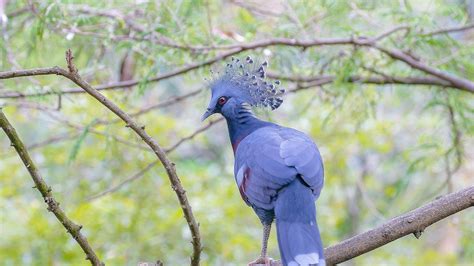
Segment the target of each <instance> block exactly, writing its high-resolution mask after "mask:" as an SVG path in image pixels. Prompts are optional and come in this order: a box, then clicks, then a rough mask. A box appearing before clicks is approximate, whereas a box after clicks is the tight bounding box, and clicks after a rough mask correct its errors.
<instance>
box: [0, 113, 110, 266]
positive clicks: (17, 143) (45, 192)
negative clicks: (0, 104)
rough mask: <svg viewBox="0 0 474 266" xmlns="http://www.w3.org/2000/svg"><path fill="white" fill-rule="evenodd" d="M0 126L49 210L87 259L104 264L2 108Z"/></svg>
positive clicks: (92, 262) (93, 263) (93, 262)
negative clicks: (38, 166)
mask: <svg viewBox="0 0 474 266" xmlns="http://www.w3.org/2000/svg"><path fill="white" fill-rule="evenodd" d="M0 127H1V128H2V129H3V131H5V133H6V134H7V136H8V138H9V139H10V141H11V145H12V146H13V147H14V148H15V150H16V152H17V153H18V155H19V156H20V158H21V160H22V161H23V164H24V165H25V166H26V169H27V170H28V172H29V173H30V175H31V178H32V179H33V181H34V182H35V186H34V188H36V189H37V190H38V191H39V192H40V193H41V196H43V198H44V202H45V203H46V204H47V205H48V211H50V212H52V213H53V214H54V215H55V216H56V218H57V219H58V220H59V222H61V224H62V225H63V226H64V227H65V228H66V230H67V232H68V233H69V234H71V236H72V237H73V238H74V240H76V242H77V243H78V244H79V246H81V248H82V250H83V251H84V253H85V254H86V256H87V257H86V259H88V260H90V262H91V264H92V265H104V264H103V263H102V262H101V261H100V259H99V257H98V256H97V255H96V253H95V251H94V250H93V249H92V247H91V246H90V245H89V242H88V241H87V238H86V237H85V236H84V235H83V234H82V233H81V229H82V225H78V224H75V223H74V222H73V221H72V220H70V219H69V218H68V217H67V215H66V213H64V211H63V210H62V209H61V207H59V202H58V201H56V199H54V197H53V194H52V190H51V187H50V186H48V184H46V182H45V181H44V179H43V178H42V177H41V174H40V173H39V171H38V168H37V167H36V165H35V164H34V162H33V160H32V159H31V157H30V155H29V154H28V150H27V149H26V148H25V145H24V144H23V142H22V141H21V139H20V137H19V136H18V134H17V133H16V131H15V129H14V128H13V126H12V125H11V124H10V122H9V121H8V119H7V117H6V116H5V114H4V113H3V111H2V109H1V108H0Z"/></svg>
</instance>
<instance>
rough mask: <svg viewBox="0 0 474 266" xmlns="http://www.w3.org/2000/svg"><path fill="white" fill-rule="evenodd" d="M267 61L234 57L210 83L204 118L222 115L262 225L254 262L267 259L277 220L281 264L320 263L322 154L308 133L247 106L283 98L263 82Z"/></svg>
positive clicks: (246, 194) (246, 196)
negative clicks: (255, 63) (255, 62)
mask: <svg viewBox="0 0 474 266" xmlns="http://www.w3.org/2000/svg"><path fill="white" fill-rule="evenodd" d="M266 65H267V63H264V64H262V65H260V67H255V66H253V60H252V59H250V58H247V59H246V62H245V63H241V62H240V60H238V59H233V60H232V63H231V64H228V66H227V70H226V73H225V74H224V75H223V76H222V77H220V78H219V79H217V80H216V81H215V82H214V83H213V84H212V85H211V89H212V97H211V101H210V103H209V106H208V109H207V112H206V113H205V114H204V116H203V119H205V118H207V117H208V116H210V115H212V114H213V113H221V114H222V115H223V116H224V117H225V118H226V121H227V126H228V129H229V135H230V140H231V143H232V147H233V150H234V155H235V162H234V176H235V180H236V183H237V186H238V188H239V191H240V194H241V196H242V198H243V200H244V201H245V202H246V203H247V204H248V205H249V206H251V207H252V208H253V209H254V211H255V213H256V214H257V216H258V217H259V219H260V221H261V223H262V224H263V226H264V232H263V241H262V254H261V257H260V258H259V259H257V260H256V261H255V262H254V263H262V262H263V263H268V257H267V254H266V250H267V240H268V236H269V232H270V226H271V224H272V222H273V221H274V220H276V225H277V236H278V243H279V249H280V255H281V259H282V262H283V264H284V265H291V266H293V265H324V256H323V246H322V242H321V238H320V234H319V230H318V226H317V222H316V209H315V200H316V199H317V198H318V197H319V194H320V192H321V189H322V187H323V182H324V169H323V162H322V159H321V155H320V153H319V150H318V148H317V146H316V144H315V143H314V142H313V141H312V140H311V139H310V138H309V137H308V136H307V135H306V134H304V133H302V132H300V131H297V130H295V129H291V128H287V127H282V126H279V125H276V124H274V123H270V122H266V121H262V120H260V119H258V118H257V117H255V116H254V114H253V113H252V110H251V106H268V107H271V108H272V109H276V108H278V106H280V104H281V102H282V100H281V99H280V98H279V96H281V93H282V90H278V89H277V88H276V86H275V85H273V84H270V85H271V86H270V85H269V83H268V82H266V81H264V78H265V72H264V67H266ZM275 84H276V85H279V84H280V82H275Z"/></svg>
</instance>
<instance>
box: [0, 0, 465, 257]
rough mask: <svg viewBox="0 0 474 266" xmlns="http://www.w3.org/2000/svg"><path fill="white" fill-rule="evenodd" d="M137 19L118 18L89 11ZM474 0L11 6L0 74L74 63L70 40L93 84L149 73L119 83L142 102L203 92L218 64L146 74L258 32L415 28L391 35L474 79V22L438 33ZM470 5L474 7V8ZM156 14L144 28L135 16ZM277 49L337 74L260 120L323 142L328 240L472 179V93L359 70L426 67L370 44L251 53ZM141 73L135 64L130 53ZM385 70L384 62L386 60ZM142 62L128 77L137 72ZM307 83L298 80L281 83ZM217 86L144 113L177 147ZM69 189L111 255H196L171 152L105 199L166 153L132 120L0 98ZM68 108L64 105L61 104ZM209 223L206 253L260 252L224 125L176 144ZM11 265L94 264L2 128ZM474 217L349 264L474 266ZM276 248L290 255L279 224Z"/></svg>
mask: <svg viewBox="0 0 474 266" xmlns="http://www.w3.org/2000/svg"><path fill="white" fill-rule="evenodd" d="M88 9H89V10H96V11H97V10H105V11H113V12H116V13H114V14H126V15H128V16H127V17H125V16H122V17H120V16H117V17H107V16H101V15H97V14H91V13H90V12H89V13H88V12H86V11H87V10H88ZM473 10H474V4H473V3H472V1H469V0H466V1H458V0H457V1H455V0H445V1H441V0H429V1H428V0H425V1H408V0H404V1H371V0H365V1H352V2H351V3H348V2H346V1H288V2H286V1H276V0H272V1H262V2H256V1H253V2H250V1H211V0H209V1H205V0H197V1H185V0H182V1H144V0H141V1H138V0H137V1H39V2H35V1H9V2H8V4H7V5H6V14H7V15H9V21H8V24H6V26H5V27H4V29H3V39H2V41H1V42H0V48H1V50H0V70H2V71H6V70H10V69H20V68H34V67H47V66H53V65H60V66H64V65H65V62H64V51H65V50H66V49H68V48H71V49H72V50H73V51H74V54H75V57H76V59H75V62H76V65H77V67H78V68H79V70H80V73H81V75H82V76H83V77H85V78H86V79H87V80H88V81H89V82H90V83H91V84H94V85H95V84H104V83H111V82H115V81H119V80H120V79H122V80H124V79H125V80H126V79H130V78H131V77H134V78H135V79H138V80H140V81H141V82H140V83H139V84H138V85H137V86H133V87H130V88H127V89H120V90H113V91H107V92H105V94H106V95H107V97H109V98H111V99H112V100H113V101H114V102H116V103H118V104H119V106H120V107H122V108H123V109H124V110H126V111H128V112H131V113H133V112H137V111H139V110H141V109H143V108H145V107H148V106H151V105H153V104H156V103H159V102H162V101H165V100H167V99H170V98H171V97H173V96H178V95H183V94H186V93H189V92H192V91H194V90H197V89H201V88H205V87H206V85H207V84H208V83H207V81H206V80H205V79H206V78H209V77H211V74H210V73H209V70H210V69H214V70H216V71H218V70H219V69H221V68H222V66H223V65H224V62H218V63H216V64H214V65H213V66H211V67H207V66H206V67H203V68H199V69H197V70H194V71H191V72H188V73H185V74H183V75H179V76H177V77H173V78H170V79H166V80H163V81H160V82H156V83H155V82H146V79H147V78H150V77H154V76H157V75H159V74H162V73H167V72H168V71H172V70H174V69H176V68H179V67H182V66H185V65H188V64H191V63H198V62H204V61H205V60H207V59H211V58H213V57H214V56H216V55H217V54H219V53H220V52H221V51H219V50H213V49H211V50H206V51H199V50H198V51H196V50H192V49H186V48H173V47H169V46H170V45H166V44H163V43H161V44H160V43H159V41H156V40H150V38H148V37H149V36H150V35H153V34H155V35H153V36H160V37H161V38H163V39H164V40H171V41H172V42H173V43H178V44H181V45H183V46H186V47H190V46H212V45H216V46H217V45H226V44H235V43H237V44H239V43H247V42H251V41H255V40H265V39H268V38H271V37H287V38H295V39H302V40H311V39H312V38H316V37H318V38H319V37H321V38H324V37H328V38H329V37H331V38H335V37H349V36H358V35H364V36H376V35H378V34H380V33H382V32H384V31H387V30H388V29H390V28H393V27H394V26H397V25H408V26H409V27H410V31H407V32H401V33H400V34H394V35H393V36H391V37H389V38H387V39H384V40H383V42H382V43H383V45H384V46H386V47H395V48H398V49H403V50H407V51H411V52H413V53H414V54H416V55H418V56H420V57H421V58H423V60H424V61H425V62H426V63H427V64H429V65H431V66H435V67H437V68H439V69H442V70H444V71H448V72H451V73H453V74H456V75H458V76H463V77H466V78H472V77H473V76H474V63H473V62H474V49H473V48H474V45H473V40H474V35H473V34H474V32H473V31H472V30H471V31H465V32H459V33H452V34H440V35H433V36H430V35H423V33H424V32H429V31H432V30H436V29H439V28H444V27H449V26H457V25H464V24H468V23H472V21H473V14H472V12H473ZM470 12H471V13H470ZM129 18H131V20H133V21H134V23H136V25H139V26H141V27H143V29H144V31H141V32H140V31H137V30H136V29H133V27H132V28H131V26H130V24H129V23H128V22H127V20H128V19H129ZM247 55H252V56H253V57H255V58H258V59H260V60H263V59H267V60H269V62H270V71H271V72H272V73H277V74H279V75H285V76H313V75H319V74H324V75H333V76H335V77H336V78H335V82H333V83H330V84H327V85H324V86H316V87H312V88H309V89H305V90H299V91H298V92H297V93H291V94H288V95H287V96H285V102H284V104H283V105H282V107H281V108H280V109H278V110H276V111H274V112H269V111H265V110H259V111H258V114H259V116H261V117H264V118H266V119H269V120H271V121H275V122H278V123H280V124H283V125H286V126H290V127H294V128H297V129H300V130H302V131H304V132H306V133H308V134H310V135H311V136H312V138H313V139H314V140H315V141H316V143H318V145H319V147H320V150H321V152H322V155H323V158H324V161H325V167H326V183H325V189H324V190H323V193H322V195H321V197H320V199H319V200H318V220H319V221H320V222H319V223H320V227H321V228H322V236H323V240H324V243H325V245H326V246H328V245H331V244H335V243H338V242H340V241H341V240H343V239H345V238H348V237H350V236H352V235H354V234H357V233H360V232H363V231H365V230H368V229H370V228H373V227H375V226H377V225H379V224H381V223H382V222H383V221H385V220H387V219H389V218H391V217H394V216H396V215H399V214H402V213H404V212H407V211H409V210H411V209H413V208H416V207H417V206H420V205H421V204H423V203H425V202H428V201H430V200H432V199H434V198H435V197H436V196H438V195H442V194H444V193H447V192H449V191H456V190H458V189H461V188H463V187H466V186H468V185H472V184H473V181H474V179H473V175H472V174H473V170H474V167H473V164H472V159H473V156H474V154H473V150H474V149H473V148H474V145H473V144H474V141H473V133H474V122H473V121H474V120H473V117H474V116H473V113H474V104H473V103H474V101H473V97H472V95H471V94H469V93H467V92H462V91H459V90H456V89H449V88H448V89H444V88H441V87H435V86H417V85H374V84H361V83H353V82H349V80H348V77H350V76H352V75H367V74H374V73H376V72H375V71H376V70H377V71H381V72H383V73H387V75H395V76H397V75H399V76H410V75H411V76H422V75H423V74H422V73H421V72H419V71H416V70H413V69H411V68H410V67H408V66H406V65H405V64H403V63H400V62H396V61H393V60H391V59H390V58H388V57H386V56H384V55H382V54H380V53H379V52H377V51H374V50H371V49H364V48H360V47H354V46H326V47H315V48H308V49H301V48H294V47H286V46H276V47H268V48H264V49H257V50H254V51H248V52H244V53H242V54H241V55H239V56H241V57H244V56H247ZM128 63H130V65H128V67H127V66H125V67H122V69H126V70H128V71H129V72H131V74H129V75H128V77H127V75H125V74H124V73H123V71H122V72H121V66H123V65H124V64H125V65H126V64H128ZM379 74H380V73H379ZM130 75H131V76H130ZM296 86H297V84H296V83H294V82H291V81H283V87H286V88H295V87H296ZM69 88H71V89H72V88H74V84H72V83H71V82H69V81H67V80H65V79H63V78H60V77H57V76H44V77H34V78H22V79H11V80H2V81H1V83H0V94H1V95H16V94H18V93H23V94H28V93H41V92H45V91H48V90H52V91H61V90H64V89H69ZM208 97H209V92H208V91H206V90H204V92H201V93H198V94H197V95H196V96H193V97H189V98H186V99H185V100H182V101H177V102H176V103H174V104H171V105H169V106H165V107H162V108H156V109H153V110H152V111H151V112H147V113H145V114H143V115H139V116H137V119H138V121H139V122H140V123H142V124H143V125H146V130H147V132H148V133H149V134H150V135H152V136H153V137H154V138H155V139H156V140H157V141H158V143H159V144H160V145H162V146H163V147H171V146H172V145H173V144H175V143H176V142H178V141H179V140H180V139H182V138H183V137H186V136H188V135H189V134H192V133H193V132H194V131H195V130H196V129H198V128H200V127H202V126H203V125H204V124H202V123H201V122H200V115H201V114H202V112H203V111H204V109H205V107H206V106H207V102H206V101H207V99H208ZM0 105H4V106H5V107H4V111H5V113H6V115H7V116H8V117H9V118H10V120H11V121H12V123H13V124H14V126H15V127H16V129H17V131H18V132H19V134H20V136H21V137H22V138H23V140H24V141H25V143H26V144H27V145H28V146H30V152H31V154H32V156H33V159H34V161H35V162H36V163H37V164H38V166H39V167H40V171H41V173H42V174H43V176H44V177H45V179H46V181H47V182H48V183H49V184H50V185H51V186H52V188H53V192H54V195H55V196H56V197H57V199H58V201H60V202H61V206H62V207H63V208H64V209H65V210H66V212H67V213H68V215H70V217H71V218H72V219H73V220H75V221H78V222H79V223H81V224H82V225H83V226H84V229H83V232H84V233H85V234H86V236H87V237H88V238H89V240H90V243H91V245H92V246H93V247H94V248H96V249H97V250H98V252H99V255H100V257H101V258H102V260H104V261H105V262H106V263H107V264H109V265H136V263H137V262H139V261H155V260H157V259H159V260H161V261H163V262H164V263H165V264H167V265H183V264H187V263H188V261H189V255H190V254H191V244H190V233H189V230H188V228H187V225H186V223H185V220H184V219H183V217H182V216H183V215H182V212H181V210H180V208H179V204H178V202H177V200H176V196H175V195H174V193H173V191H172V190H171V188H170V185H169V182H168V179H167V177H166V173H165V172H164V171H163V169H162V167H160V166H159V165H156V166H154V167H152V168H151V169H150V170H149V171H146V172H145V173H144V174H143V175H142V176H138V177H137V178H136V179H134V180H133V181H131V182H127V183H125V184H124V185H123V186H121V187H119V188H118V189H117V190H116V191H114V192H112V193H107V194H105V195H103V196H100V197H98V198H95V199H91V197H93V196H94V195H97V194H99V193H101V192H103V191H106V190H108V189H110V188H113V187H114V186H116V185H118V184H120V183H121V182H123V181H124V180H126V179H127V178H130V177H133V176H134V175H135V174H137V173H138V172H140V171H141V170H142V169H144V168H145V167H146V166H147V165H148V164H149V163H151V162H153V161H154V160H155V157H154V155H153V154H152V153H150V152H149V151H148V150H147V149H143V147H142V144H141V142H140V140H139V139H137V137H136V136H135V135H134V133H132V132H131V131H130V130H128V129H126V128H125V127H124V125H123V123H120V122H113V123H97V122H98V121H110V120H114V119H115V117H114V115H113V114H111V113H110V111H108V110H106V109H105V108H104V107H103V106H101V105H100V104H98V103H97V102H96V101H95V100H93V99H91V97H90V96H88V95H86V94H64V95H62V96H60V97H59V96H58V95H55V94H53V95H46V96H40V97H25V98H14V99H7V98H0ZM58 107H60V108H58ZM169 156H170V157H171V159H172V160H173V162H175V163H176V167H177V169H178V174H179V176H180V178H181V180H182V182H183V185H184V187H185V188H186V191H187V195H188V197H189V199H190V202H191V205H192V207H193V211H194V212H195V215H196V218H197V219H198V221H199V223H200V229H201V234H202V241H203V245H204V250H203V257H202V264H203V265H242V264H244V263H246V262H248V261H250V260H253V259H254V258H255V257H256V256H257V255H258V254H259V249H260V237H261V236H260V235H261V226H260V224H259V222H258V219H257V217H256V216H255V215H254V214H253V212H252V210H251V209H250V208H248V207H247V206H246V205H245V204H244V203H243V202H242V200H241V199H240V195H239V193H238V191H237V189H236V187H235V183H234V179H233V154H232V151H231V148H230V145H228V135H227V129H226V126H225V124H224V123H222V122H220V123H217V124H215V125H214V126H212V127H210V128H209V129H208V130H206V131H204V132H203V133H201V134H199V135H197V136H196V137H195V138H193V139H192V140H188V141H186V142H183V143H182V145H180V146H179V147H178V148H177V149H176V150H174V151H173V152H171V153H170V154H169ZM0 158H1V160H0V211H1V216H0V231H1V237H0V261H1V263H0V264H2V265H87V264H88V262H87V261H85V260H84V254H83V253H82V252H81V250H80V249H79V247H78V246H77V244H76V243H75V242H74V240H73V239H71V238H70V237H69V235H67V234H66V232H65V229H64V228H62V227H61V226H60V225H59V223H58V222H57V220H55V218H54V217H53V215H51V214H50V213H48V212H47V211H46V208H45V205H44V203H42V199H41V197H40V196H39V195H38V193H37V191H35V190H34V189H32V186H33V183H32V181H31V179H30V178H29V177H28V175H27V172H26V170H25V168H24V166H23V165H22V164H21V162H20V160H19V158H18V157H17V155H16V153H15V152H14V151H13V149H11V148H10V147H9V141H8V140H7V138H6V136H5V135H4V134H0ZM473 220H474V215H473V212H463V213H460V214H458V215H455V216H452V217H450V218H448V219H446V220H444V221H443V222H440V223H438V224H436V225H435V226H433V227H430V228H428V229H427V230H426V231H425V233H424V234H423V235H422V237H421V239H418V240H417V239H416V238H414V237H412V236H409V237H405V238H403V239H400V240H397V241H395V242H393V243H391V244H388V245H386V246H384V247H382V248H380V249H377V250H375V251H373V252H370V253H368V254H366V255H363V256H361V257H359V258H356V259H355V260H352V261H350V262H346V263H345V264H346V265H461V264H469V263H470V262H471V263H472V261H474V242H473V241H472V240H473V238H474V224H473V222H472V221H473ZM269 253H270V255H271V256H273V257H276V258H277V257H278V256H279V255H278V248H277V244H276V235H275V232H272V235H271V241H270V249H269Z"/></svg>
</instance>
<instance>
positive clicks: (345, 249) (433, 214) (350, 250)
mask: <svg viewBox="0 0 474 266" xmlns="http://www.w3.org/2000/svg"><path fill="white" fill-rule="evenodd" d="M472 206H474V186H471V187H468V188H466V189H463V190H461V191H458V192H455V193H451V194H448V195H445V196H442V197H440V198H439V199H436V200H434V201H432V202H430V203H428V204H426V205H424V206H421V207H419V208H417V209H415V210H413V211H410V212H408V213H406V214H403V215H401V216H398V217H395V218H393V219H391V220H389V221H388V222H386V223H384V224H382V225H381V226H379V227H377V228H375V229H372V230H369V231H367V232H365V233H362V234H359V235H356V236H354V237H351V238H349V239H347V240H345V241H343V242H341V243H339V244H336V245H334V246H330V247H328V248H326V249H325V250H324V254H325V257H326V262H327V264H328V265H334V264H337V263H341V262H344V261H347V260H350V259H352V258H355V257H357V256H360V255H362V254H365V253H367V252H369V251H371V250H374V249H376V248H379V247H381V246H383V245H386V244H388V243H390V242H392V241H394V240H397V239H399V238H401V237H404V236H406V235H409V234H414V235H415V237H417V238H419V237H420V235H421V233H422V232H423V230H425V228H426V227H428V226H430V225H432V224H434V223H436V222H438V221H440V220H442V219H444V218H446V217H448V216H450V215H453V214H455V213H457V212H460V211H462V210H464V209H467V208H469V207H472Z"/></svg>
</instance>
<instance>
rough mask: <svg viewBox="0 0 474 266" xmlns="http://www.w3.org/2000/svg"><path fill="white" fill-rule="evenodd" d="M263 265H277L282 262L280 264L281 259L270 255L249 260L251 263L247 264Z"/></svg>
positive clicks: (253, 265) (252, 265)
mask: <svg viewBox="0 0 474 266" xmlns="http://www.w3.org/2000/svg"><path fill="white" fill-rule="evenodd" d="M261 265H265V266H276V265H281V264H279V261H277V260H274V259H272V258H269V257H260V258H258V259H256V260H254V261H251V262H249V264H247V266H261Z"/></svg>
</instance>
